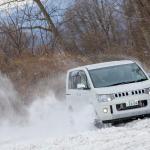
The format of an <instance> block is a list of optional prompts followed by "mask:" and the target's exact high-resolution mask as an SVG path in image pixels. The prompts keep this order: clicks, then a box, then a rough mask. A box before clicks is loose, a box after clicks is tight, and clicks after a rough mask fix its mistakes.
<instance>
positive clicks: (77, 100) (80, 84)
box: [67, 70, 91, 111]
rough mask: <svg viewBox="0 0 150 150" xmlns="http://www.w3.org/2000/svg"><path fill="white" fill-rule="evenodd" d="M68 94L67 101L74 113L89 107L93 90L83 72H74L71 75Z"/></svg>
mask: <svg viewBox="0 0 150 150" xmlns="http://www.w3.org/2000/svg"><path fill="white" fill-rule="evenodd" d="M67 94H68V95H67V97H68V98H67V101H68V103H69V105H70V108H71V109H72V110H73V111H80V110H82V109H84V108H85V107H86V106H87V105H89V98H90V97H91V96H90V95H91V90H90V85H89V82H88V79H87V76H86V74H85V72H84V71H83V70H79V71H74V72H71V73H70V74H69V87H68V91H67Z"/></svg>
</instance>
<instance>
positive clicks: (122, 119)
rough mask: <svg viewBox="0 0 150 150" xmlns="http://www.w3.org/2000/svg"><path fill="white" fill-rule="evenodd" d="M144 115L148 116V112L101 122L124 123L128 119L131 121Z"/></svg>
mask: <svg viewBox="0 0 150 150" xmlns="http://www.w3.org/2000/svg"><path fill="white" fill-rule="evenodd" d="M145 117H150V114H143V115H137V116H130V117H124V118H118V119H113V120H104V121H102V122H103V123H112V124H118V123H124V122H128V121H132V120H135V119H143V118H145Z"/></svg>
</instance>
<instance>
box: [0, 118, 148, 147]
mask: <svg viewBox="0 0 150 150" xmlns="http://www.w3.org/2000/svg"><path fill="white" fill-rule="evenodd" d="M0 149H1V150H108V149H111V150H128V149H129V150H135V149H136V150H149V149H150V120H149V119H145V120H139V121H135V122H132V123H129V124H127V125H125V126H124V127H111V128H106V129H100V130H94V131H86V132H84V133H81V134H77V135H72V136H63V137H59V138H47V139H43V140H41V141H38V142H37V141H34V142H33V141H32V142H29V141H28V142H27V143H21V144H17V141H16V142H14V143H11V142H9V141H7V142H5V143H1V144H0Z"/></svg>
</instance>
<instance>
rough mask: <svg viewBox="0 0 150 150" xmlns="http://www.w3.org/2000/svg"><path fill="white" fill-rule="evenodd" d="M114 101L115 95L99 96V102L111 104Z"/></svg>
mask: <svg viewBox="0 0 150 150" xmlns="http://www.w3.org/2000/svg"><path fill="white" fill-rule="evenodd" d="M113 99H114V95H111V94H108V95H97V100H98V101H99V102H110V101H112V100H113Z"/></svg>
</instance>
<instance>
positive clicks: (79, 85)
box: [77, 83, 86, 90]
mask: <svg viewBox="0 0 150 150" xmlns="http://www.w3.org/2000/svg"><path fill="white" fill-rule="evenodd" d="M85 88H86V86H85V85H84V84H83V83H79V84H77V89H80V90H81V89H85Z"/></svg>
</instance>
